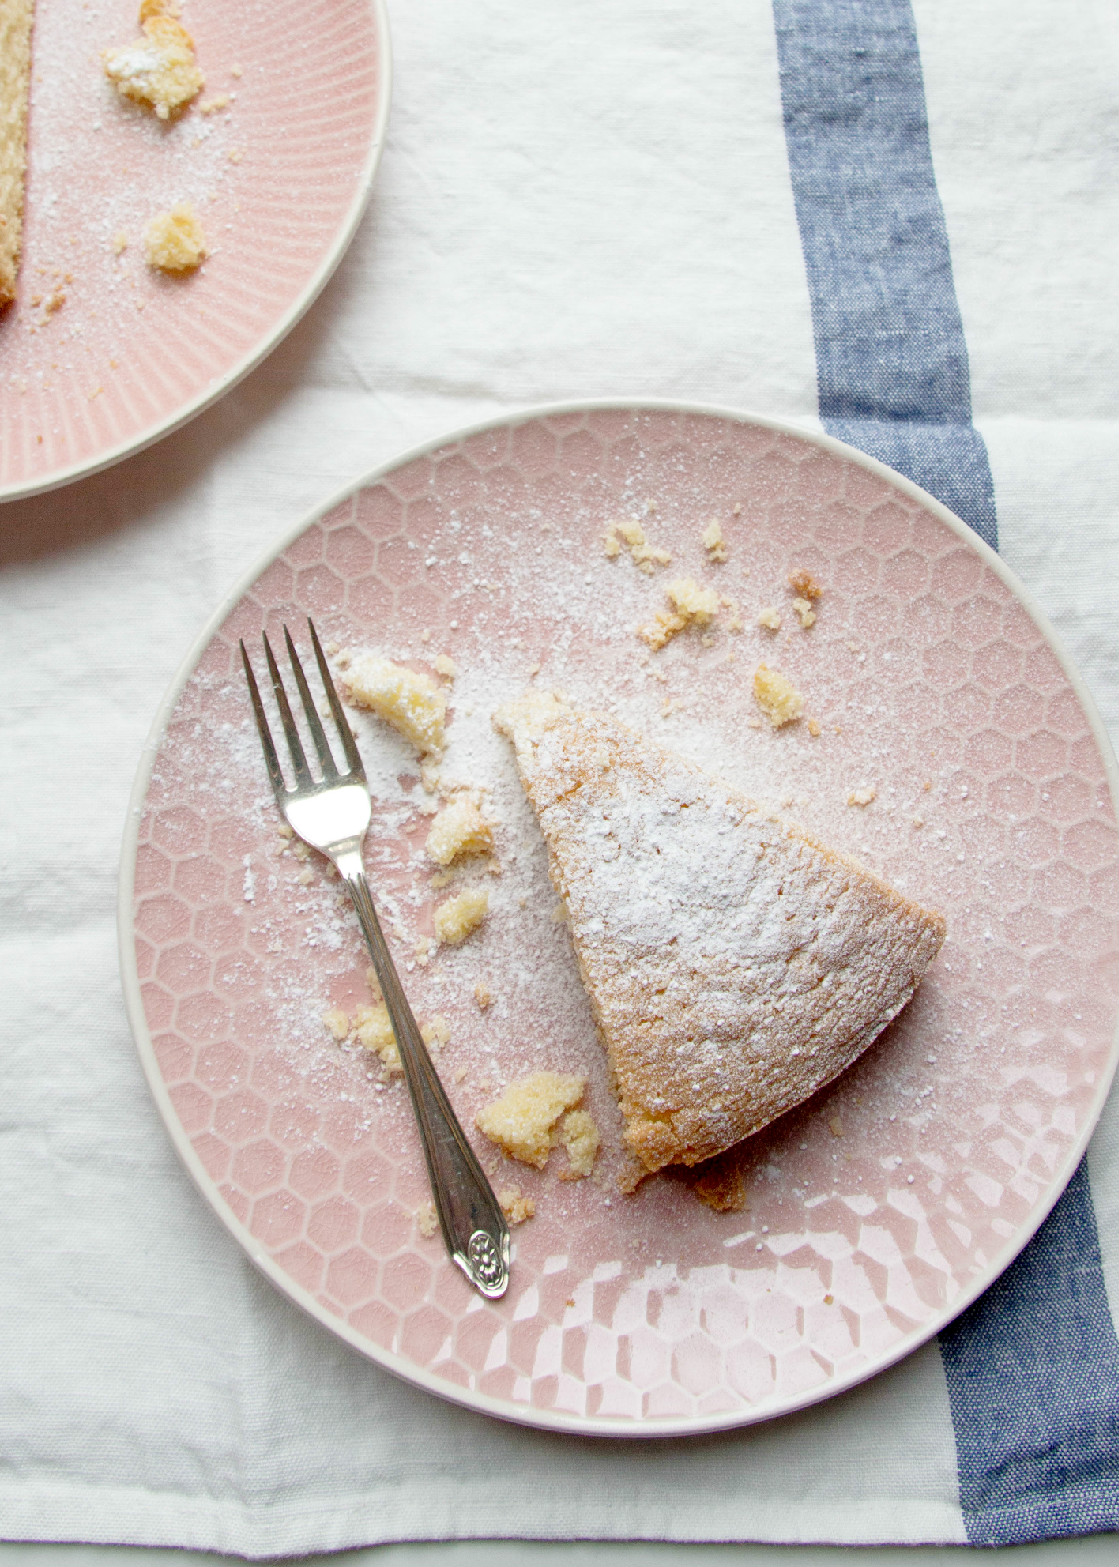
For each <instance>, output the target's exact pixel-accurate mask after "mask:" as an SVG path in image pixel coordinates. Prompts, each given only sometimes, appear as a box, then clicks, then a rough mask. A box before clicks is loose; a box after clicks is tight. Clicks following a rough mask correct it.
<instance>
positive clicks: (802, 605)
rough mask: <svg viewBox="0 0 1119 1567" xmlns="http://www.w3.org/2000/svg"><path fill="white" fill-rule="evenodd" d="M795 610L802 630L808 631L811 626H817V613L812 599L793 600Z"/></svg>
mask: <svg viewBox="0 0 1119 1567" xmlns="http://www.w3.org/2000/svg"><path fill="white" fill-rule="evenodd" d="M793 609H794V610H795V611H796V617H797V619H798V620H799V621H800V629H801V630H802V631H807V630H808V629H809V627H810V626H814V625H815V624H816V611H815V610H814V609H813V608H812V601H811V599H802V598H796V599H794V600H793Z"/></svg>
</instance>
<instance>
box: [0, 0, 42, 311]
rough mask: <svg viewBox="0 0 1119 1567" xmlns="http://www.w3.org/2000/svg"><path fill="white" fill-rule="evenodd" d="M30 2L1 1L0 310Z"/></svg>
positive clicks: (9, 280)
mask: <svg viewBox="0 0 1119 1567" xmlns="http://www.w3.org/2000/svg"><path fill="white" fill-rule="evenodd" d="M33 11H34V0H0V308H2V307H3V306H4V305H7V304H9V303H10V302H11V301H12V300H13V299H14V298H15V292H16V273H17V271H18V270H19V251H20V238H21V235H22V232H23V186H24V177H25V175H26V172H27V99H28V94H29V92H30V87H31V20H32V13H33Z"/></svg>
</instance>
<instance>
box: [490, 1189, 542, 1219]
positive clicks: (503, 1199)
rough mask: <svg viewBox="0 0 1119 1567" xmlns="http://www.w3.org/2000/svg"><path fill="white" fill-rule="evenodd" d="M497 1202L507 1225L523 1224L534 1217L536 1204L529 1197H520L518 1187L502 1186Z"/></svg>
mask: <svg viewBox="0 0 1119 1567" xmlns="http://www.w3.org/2000/svg"><path fill="white" fill-rule="evenodd" d="M497 1200H498V1203H499V1204H500V1207H501V1211H502V1213H503V1214H504V1215H505V1219H506V1222H507V1223H508V1224H523V1223H524V1222H525V1220H526V1219H532V1218H535V1216H536V1204H535V1202H533V1200H532V1198H531V1197H522V1196H521V1189H520V1187H519V1186H503V1187H502V1188H501V1190H500V1191H499V1192H498V1193H497Z"/></svg>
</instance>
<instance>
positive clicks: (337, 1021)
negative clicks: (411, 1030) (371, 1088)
mask: <svg viewBox="0 0 1119 1567" xmlns="http://www.w3.org/2000/svg"><path fill="white" fill-rule="evenodd" d="M369 988H370V990H371V991H372V992H373V995H374V997H375V998H377V999H375V1000H374V1001H373V1002H372V1004H370V1003H366V1002H362V1003H359V1005H358V1006H357V1007H356V1008H355V1009H354V1015H353V1017H352V1018H351V1017H349V1016H348V1015H347V1014H346V1012H345V1011H344V1010H343V1009H342V1008H341V1007H330V1008H329V1009H328V1010H327V1011H326V1012H324V1013H323V1019H322V1021H323V1027H324V1028H325V1029H326V1031H327V1033H328V1034H329V1035H330V1037H331V1038H332V1039H334V1040H336V1041H337V1043H338V1044H343V1043H345V1041H346V1040H352V1041H353V1043H354V1044H357V1045H360V1046H361V1047H362V1049H363V1050H368V1051H369V1052H370V1054H371V1055H375V1056H377V1057H378V1058H379V1059H380V1062H381V1067H382V1069H383V1070H384V1073H385V1076H386V1077H396V1076H398V1075H399V1074H400V1073H401V1072H403V1070H404V1066H403V1063H402V1062H401V1059H400V1051H399V1049H398V1048H397V1043H396V1035H395V1034H394V1033H393V1028H392V1019H391V1018H390V1017H389V1012H388V1008H387V1007H386V1006H385V1004H384V1002H383V1001H381V1000H380V999H379V997H380V992H379V990H378V989H377V980H376V976H375V975H374V974H373V971H372V969H371V970H370V971H369ZM420 1034H421V1036H422V1038H423V1042H424V1044H425V1045H426V1046H427V1048H428V1049H429V1050H431V1051H436V1052H437V1051H439V1050H441V1049H442V1048H443V1046H444V1045H446V1044H448V1043H449V1042H450V1038H451V1027H450V1024H449V1023H448V1022H447V1019H446V1018H445V1017H443V1016H442V1014H440V1013H437V1014H436V1015H435V1017H433V1018H432V1019H431V1021H430V1022H429V1023H425V1024H424V1026H423V1028H421V1029H420Z"/></svg>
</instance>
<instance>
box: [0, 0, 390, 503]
mask: <svg viewBox="0 0 1119 1567" xmlns="http://www.w3.org/2000/svg"><path fill="white" fill-rule="evenodd" d="M138 11H139V5H138V0H108V3H104V4H100V5H97V6H92V7H91V6H83V7H75V6H73V5H70V4H67V3H66V0H37V4H36V7H35V31H34V35H33V76H32V88H31V107H30V119H29V133H28V134H29V144H28V164H29V167H28V178H27V195H26V214H25V216H26V221H25V227H24V243H23V264H22V268H21V272H20V279H19V292H18V297H17V299H16V301H15V303H14V304H13V305H12V306H11V307H10V308H9V309H7V310H5V311H3V312H0V499H8V498H10V497H12V496H16V495H26V494H31V493H33V492H35V491H37V490H45V489H49V488H50V487H51V486H52V485H57V484H62V483H66V482H68V481H69V480H71V479H76V478H79V477H80V476H81V475H83V474H87V473H90V472H92V471H93V470H95V469H97V468H102V467H105V466H106V465H107V464H109V463H112V462H116V461H117V460H118V459H119V458H121V457H124V456H126V455H127V454H128V453H129V452H132V451H135V450H136V449H137V448H138V447H141V446H144V445H147V444H148V443H149V442H151V441H154V440H156V439H157V438H158V437H159V436H162V435H165V434H167V432H168V431H169V430H171V429H174V428H175V427H176V426H177V425H179V424H182V423H183V421H184V420H186V419H189V418H191V417H192V416H193V415H194V414H196V413H198V412H199V411H200V410H201V409H202V408H204V407H206V406H207V405H208V404H209V403H211V402H213V400H214V399H215V398H216V397H219V396H220V395H221V394H222V393H223V392H225V391H227V390H228V389H229V387H231V386H232V385H233V384H234V382H235V381H237V380H238V379H239V377H240V376H242V375H244V374H245V372H246V371H248V370H250V369H251V368H252V367H253V365H255V364H257V363H258V362H259V360H260V359H262V358H263V356H264V355H265V354H266V353H267V352H268V351H269V350H270V349H271V348H273V347H274V346H275V344H276V343H277V342H278V341H279V340H280V338H281V337H282V336H283V335H284V333H285V332H287V331H288V330H289V328H290V327H292V326H293V325H294V324H295V322H296V321H297V320H298V319H299V317H300V316H301V315H302V313H303V312H304V310H306V308H307V306H308V305H309V304H310V303H311V301H312V300H313V299H314V298H315V296H316V295H317V293H318V292H319V290H320V289H321V288H322V286H323V284H324V283H325V282H326V280H327V278H328V277H329V276H330V274H331V272H332V271H333V269H334V267H335V266H336V265H337V262H338V260H339V258H340V257H341V255H342V252H343V251H344V250H345V248H346V245H347V244H348V243H349V240H350V237H351V235H352V234H353V231H354V229H355V228H356V226H357V222H358V219H359V218H360V216H361V213H362V211H363V209H364V207H365V203H366V200H367V198H368V195H369V191H370V189H371V188H372V183H373V176H374V173H375V170H376V167H377V162H378V159H379V157H380V152H381V144H382V141H383V138H384V130H385V123H386V119H387V116H388V107H389V73H390V65H389V42H388V28H387V22H386V19H385V13H384V7H383V4H382V0H272V3H271V4H269V5H268V6H263V5H261V4H259V3H254V4H249V5H224V4H221V3H220V0H184V5H183V17H182V19H183V22H184V23H185V25H186V26H187V28H188V29H189V31H190V32H191V34H192V36H193V38H194V41H195V46H196V51H197V58H198V63H199V65H200V67H201V69H202V71H203V73H204V75H205V77H206V86H205V89H204V91H203V92H202V94H201V96H200V97H199V98H198V99H196V100H195V102H194V104H192V105H191V106H190V107H189V108H188V109H187V110H186V111H185V112H184V113H183V114H181V115H180V116H179V117H178V118H177V119H175V120H174V121H172V122H169V123H162V122H160V121H159V120H157V119H156V118H155V116H154V115H153V114H151V113H150V112H148V111H147V110H145V109H143V108H141V107H140V106H139V105H137V104H132V103H128V102H125V101H124V100H123V99H122V98H120V96H119V95H118V94H117V92H116V90H115V88H114V87H113V86H112V84H111V83H110V82H109V81H108V80H107V79H106V77H105V75H104V73H103V71H102V67H101V59H100V51H101V50H102V49H104V48H111V47H116V46H119V45H121V44H127V43H129V42H131V41H132V40H133V39H134V38H137V37H139V36H140V35H139V26H138V23H137V14H138ZM223 99H227V100H228V101H227V102H226V103H225V104H224V106H222V107H215V106H216V105H218V104H220V103H221V100H223ZM203 105H205V106H206V110H207V112H205V113H204V112H203V107H202V106H203ZM181 201H188V202H190V203H191V204H192V205H193V206H194V208H195V210H196V211H197V213H198V215H199V217H200V219H201V222H202V225H203V230H204V233H205V236H206V241H207V244H208V246H209V248H210V251H211V255H210V257H209V259H208V260H207V261H206V262H205V263H204V264H203V266H202V267H201V269H200V270H199V271H197V272H196V273H194V274H191V275H187V276H179V277H172V276H166V275H164V274H161V273H156V272H153V271H152V270H151V269H150V268H149V267H148V266H147V265H146V263H145V261H144V256H143V233H144V230H145V228H146V226H147V224H148V222H149V221H150V219H151V218H152V217H154V216H155V214H156V213H158V212H161V211H165V210H166V209H168V208H169V207H171V206H173V205H174V204H175V203H176V202H181ZM122 246H123V248H122Z"/></svg>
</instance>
